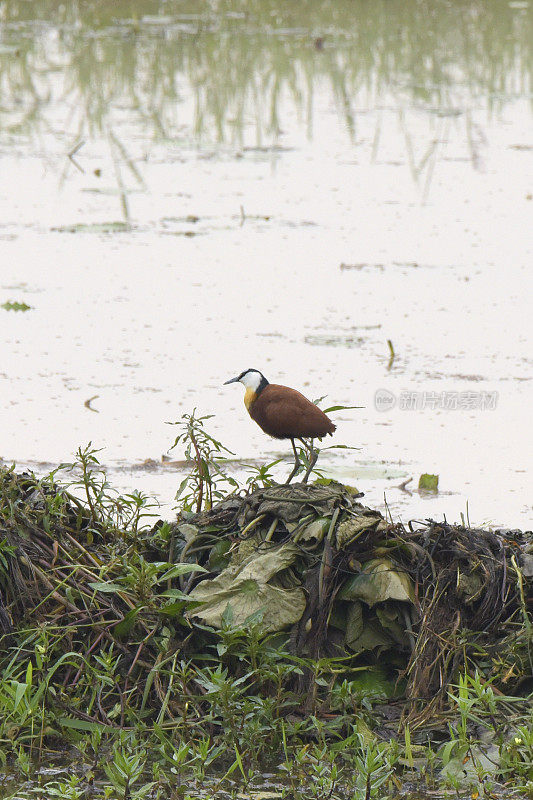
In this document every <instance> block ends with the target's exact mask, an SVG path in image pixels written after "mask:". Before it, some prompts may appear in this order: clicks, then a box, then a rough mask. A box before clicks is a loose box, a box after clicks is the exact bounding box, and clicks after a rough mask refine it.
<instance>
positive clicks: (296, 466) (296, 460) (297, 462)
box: [286, 439, 302, 484]
mask: <svg viewBox="0 0 533 800" xmlns="http://www.w3.org/2000/svg"><path fill="white" fill-rule="evenodd" d="M291 444H292V449H293V452H294V469H293V470H292V472H291V474H290V475H289V477H288V478H287V481H286V484H289V483H290V482H291V481H292V479H293V478H294V476H295V475H296V473H297V472H298V470H299V469H300V467H301V465H302V462H301V461H300V459H299V458H298V452H297V450H296V445H295V444H294V439H291Z"/></svg>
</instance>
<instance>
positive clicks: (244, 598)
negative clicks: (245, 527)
mask: <svg viewBox="0 0 533 800" xmlns="http://www.w3.org/2000/svg"><path fill="white" fill-rule="evenodd" d="M299 552H300V551H299V549H298V548H297V547H296V546H295V545H293V544H292V542H288V543H286V544H283V545H281V546H280V547H270V548H269V549H268V550H266V551H265V550H263V551H257V550H255V551H254V552H253V553H252V554H251V555H249V556H248V558H246V559H245V560H244V561H242V562H241V563H236V564H235V563H233V562H232V563H231V564H230V565H229V566H228V567H227V568H226V569H225V570H224V571H223V572H221V573H220V575H218V576H217V577H216V578H214V579H212V580H205V581H201V582H200V583H199V584H198V585H197V586H195V588H194V589H193V590H192V592H191V593H190V595H189V596H190V597H191V599H193V600H197V601H201V602H202V605H201V606H200V607H199V608H197V609H195V610H194V611H193V612H190V615H191V616H192V617H198V618H200V619H202V620H203V621H204V622H206V623H207V624H208V625H212V626H213V627H215V628H220V627H221V625H222V621H223V616H224V614H227V613H228V612H230V613H231V619H232V624H233V625H236V626H241V625H243V624H245V623H246V622H247V620H248V619H249V617H250V616H251V615H252V614H256V613H258V612H261V613H262V615H263V626H264V628H265V631H279V630H283V629H284V628H287V627H288V626H289V625H293V624H294V623H295V622H297V621H298V620H299V619H300V617H301V616H302V614H303V612H304V610H305V606H306V599H305V594H304V592H303V589H301V588H299V587H298V588H294V589H283V588H280V587H279V586H275V585H272V584H271V583H269V581H270V580H272V579H274V578H275V576H276V575H277V574H278V573H280V572H282V571H283V570H284V569H286V568H287V567H289V566H290V565H291V564H293V563H294V561H295V559H296V557H297V555H298V554H299Z"/></svg>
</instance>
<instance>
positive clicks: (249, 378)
mask: <svg viewBox="0 0 533 800" xmlns="http://www.w3.org/2000/svg"><path fill="white" fill-rule="evenodd" d="M261 378H262V376H261V373H260V372H256V371H255V370H254V369H250V370H248V372H245V373H244V375H243V376H242V378H240V382H241V383H242V384H243V386H246V388H247V389H251V391H252V392H257V390H258V389H259V384H260V383H261Z"/></svg>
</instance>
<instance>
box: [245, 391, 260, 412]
mask: <svg viewBox="0 0 533 800" xmlns="http://www.w3.org/2000/svg"><path fill="white" fill-rule="evenodd" d="M256 397H257V393H256V391H255V389H251V388H250V387H249V386H247V387H246V391H245V393H244V405H245V406H246V409H247V410H248V411H249V410H250V406H251V405H252V403H253V402H254V400H255V399H256Z"/></svg>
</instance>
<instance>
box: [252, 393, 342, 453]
mask: <svg viewBox="0 0 533 800" xmlns="http://www.w3.org/2000/svg"><path fill="white" fill-rule="evenodd" d="M249 411H250V416H251V417H252V419H253V420H255V422H257V424H258V425H259V427H260V428H262V429H263V430H264V432H265V433H268V434H269V436H274V437H275V438H276V439H293V438H294V439H298V438H305V437H313V438H314V437H317V436H325V435H326V434H327V433H333V431H334V430H335V425H334V424H333V422H332V421H331V420H330V419H329V417H327V416H326V415H325V414H324V412H323V411H321V410H320V409H319V408H318V406H315V404H314V403H311V401H310V400H308V399H307V398H306V397H304V396H303V394H300V392H297V391H296V389H290V388H289V387H288V386H279V385H278V384H275V383H269V384H268V386H266V387H265V388H264V389H263V391H262V392H261V394H260V395H259V397H258V398H257V400H255V401H254V403H252V405H251V406H250V409H249Z"/></svg>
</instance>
